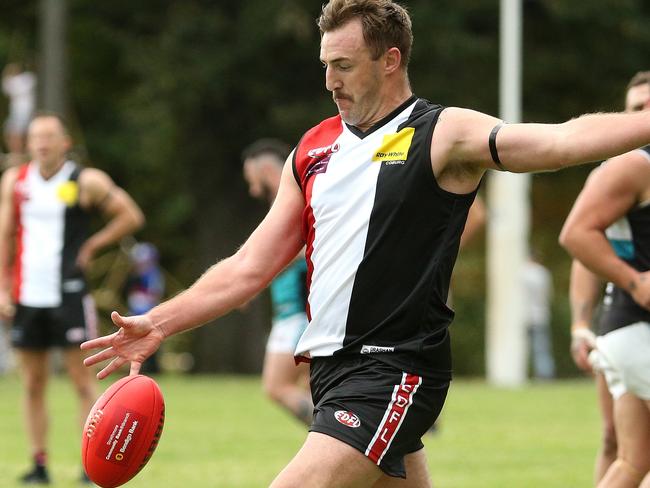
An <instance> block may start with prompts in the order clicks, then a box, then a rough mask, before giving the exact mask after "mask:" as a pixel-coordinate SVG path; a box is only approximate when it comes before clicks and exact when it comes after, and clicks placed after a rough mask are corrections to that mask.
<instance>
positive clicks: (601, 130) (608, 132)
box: [431, 108, 650, 174]
mask: <svg viewBox="0 0 650 488" xmlns="http://www.w3.org/2000/svg"><path fill="white" fill-rule="evenodd" d="M648 143H650V112H647V111H646V112H635V113H607V114H604V113H603V114H589V115H583V116H581V117H578V118H576V119H572V120H569V121H568V122H564V123H561V124H527V123H526V124H502V122H501V121H500V120H499V119H496V118H494V117H491V116H488V115H485V114H482V113H480V112H476V111H473V110H468V109H461V108H448V109H446V110H445V111H444V112H443V113H442V114H441V116H440V120H439V122H438V124H437V126H436V129H435V131H434V135H433V143H432V148H431V156H432V161H433V164H434V171H436V172H437V174H438V173H441V172H442V171H443V170H444V169H446V168H447V167H448V165H449V164H451V165H456V166H462V167H464V168H465V169H471V168H473V167H479V168H487V169H500V170H504V171H511V172H515V173H524V172H532V171H543V170H555V169H559V168H562V167H565V166H572V165H576V164H581V163H587V162H591V161H601V160H604V159H608V158H610V157H614V156H616V155H619V154H623V153H625V152H627V151H631V150H633V149H636V148H638V147H641V146H644V145H646V144H648Z"/></svg>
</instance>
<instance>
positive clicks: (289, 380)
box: [243, 139, 314, 424]
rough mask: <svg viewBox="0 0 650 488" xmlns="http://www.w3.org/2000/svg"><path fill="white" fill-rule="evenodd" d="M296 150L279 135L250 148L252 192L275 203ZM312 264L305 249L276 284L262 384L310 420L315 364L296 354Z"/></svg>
mask: <svg viewBox="0 0 650 488" xmlns="http://www.w3.org/2000/svg"><path fill="white" fill-rule="evenodd" d="M289 153H290V148H289V146H287V145H286V144H284V143H283V142H281V141H278V140H276V139H260V140H258V141H256V142H254V143H253V144H251V145H250V146H248V147H247V148H246V149H245V150H244V154H243V159H244V178H245V179H246V181H247V182H248V188H249V192H250V194H251V196H253V197H255V198H260V199H263V200H266V201H268V202H269V203H271V204H272V203H273V200H275V197H276V195H277V193H278V188H279V186H280V178H281V176H282V167H283V165H284V162H285V160H286V159H287V157H288V156H289ZM306 275H307V264H306V263H305V257H304V255H303V254H302V253H301V254H300V255H299V256H298V257H297V258H296V259H295V260H294V261H293V262H292V263H291V264H290V265H289V266H288V267H287V268H286V269H285V270H284V271H282V273H280V274H279V275H278V276H277V277H276V278H275V279H274V280H273V282H272V283H271V287H270V288H271V303H272V306H273V324H272V328H271V333H270V334H269V338H268V342H267V344H266V354H265V356H264V369H263V372H262V384H263V387H264V392H265V393H266V395H267V396H268V397H269V398H271V400H273V401H274V402H276V403H278V404H279V405H281V406H282V407H284V408H286V409H287V410H289V411H290V412H291V413H292V414H293V415H294V416H295V417H296V418H298V419H299V420H301V421H302V422H304V423H306V424H309V423H311V419H312V411H313V409H314V405H313V404H312V402H311V394H310V392H309V380H308V377H309V368H308V365H307V364H306V363H301V364H298V365H296V362H295V360H294V352H295V350H296V345H297V344H298V340H299V339H300V336H301V335H302V333H303V332H304V331H305V328H306V327H307V314H306V313H305V305H306V299H307V297H306V293H307V290H306V288H305V286H306V285H305V282H306Z"/></svg>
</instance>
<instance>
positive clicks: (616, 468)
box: [598, 393, 650, 488]
mask: <svg viewBox="0 0 650 488" xmlns="http://www.w3.org/2000/svg"><path fill="white" fill-rule="evenodd" d="M614 422H615V424H616V434H617V440H618V455H617V458H616V461H614V463H613V464H612V465H611V466H610V468H609V469H608V470H607V473H606V474H605V476H604V477H603V479H602V480H601V481H600V483H599V484H598V487H599V488H636V487H638V486H639V484H640V483H641V481H642V480H643V478H644V476H645V475H646V473H647V472H648V470H650V409H648V405H647V402H646V401H643V400H641V399H640V398H638V397H637V396H635V395H633V394H631V393H625V394H624V395H623V396H621V398H619V399H617V400H615V402H614Z"/></svg>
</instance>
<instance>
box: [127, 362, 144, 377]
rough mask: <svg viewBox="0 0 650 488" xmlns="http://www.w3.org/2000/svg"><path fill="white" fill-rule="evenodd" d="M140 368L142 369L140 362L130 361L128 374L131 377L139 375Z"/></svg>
mask: <svg viewBox="0 0 650 488" xmlns="http://www.w3.org/2000/svg"><path fill="white" fill-rule="evenodd" d="M140 367H142V363H141V362H140V361H131V370H130V371H129V374H130V375H131V376H133V375H136V374H139V373H140Z"/></svg>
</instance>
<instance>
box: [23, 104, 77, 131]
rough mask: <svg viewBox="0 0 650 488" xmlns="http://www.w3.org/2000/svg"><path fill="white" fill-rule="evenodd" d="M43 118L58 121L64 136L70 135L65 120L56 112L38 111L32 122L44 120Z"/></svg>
mask: <svg viewBox="0 0 650 488" xmlns="http://www.w3.org/2000/svg"><path fill="white" fill-rule="evenodd" d="M45 118H54V119H56V120H58V121H59V124H61V127H62V128H63V132H64V133H65V134H66V135H70V131H69V130H68V123H67V122H66V120H65V117H63V115H61V114H60V113H58V112H54V111H52V110H38V111H37V112H36V113H35V114H34V115H33V116H32V120H31V121H34V120H36V119H45Z"/></svg>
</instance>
